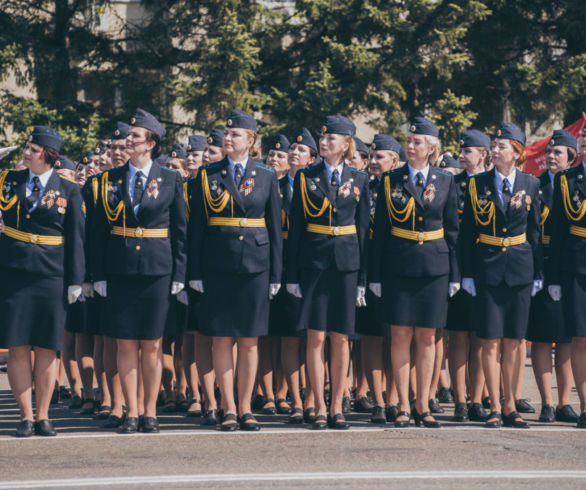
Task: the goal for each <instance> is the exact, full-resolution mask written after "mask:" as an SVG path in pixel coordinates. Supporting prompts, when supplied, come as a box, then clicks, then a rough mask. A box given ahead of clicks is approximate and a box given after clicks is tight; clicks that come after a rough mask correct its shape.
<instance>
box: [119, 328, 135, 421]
mask: <svg viewBox="0 0 586 490" xmlns="http://www.w3.org/2000/svg"><path fill="white" fill-rule="evenodd" d="M138 350H139V341H138V340H126V339H118V351H117V359H118V372H119V373H120V384H121V385H122V391H123V392H124V399H125V400H126V406H127V409H128V412H127V415H128V417H129V418H131V417H134V418H136V417H138V415H139V408H138V371H139V369H138V366H139V358H138Z"/></svg>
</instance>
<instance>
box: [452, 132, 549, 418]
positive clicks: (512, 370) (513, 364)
mask: <svg viewBox="0 0 586 490" xmlns="http://www.w3.org/2000/svg"><path fill="white" fill-rule="evenodd" d="M524 145H525V134H524V133H523V131H521V130H520V129H519V128H518V127H517V126H515V125H514V124H512V123H509V122H503V123H502V124H501V127H500V128H499V130H498V131H497V136H496V139H495V141H494V143H493V147H492V154H491V156H492V161H493V163H494V165H495V168H494V169H493V170H491V171H490V172H484V173H482V174H479V175H477V176H473V177H471V178H470V179H469V184H468V194H467V197H466V202H465V204H464V213H463V216H462V269H463V274H462V275H463V277H464V279H463V281H462V284H463V288H464V289H465V290H466V291H468V293H470V294H471V295H472V296H477V298H476V302H475V305H476V310H477V314H476V316H475V323H476V335H477V336H478V337H479V338H480V339H482V366H483V368H484V375H485V377H486V384H487V387H488V391H489V395H490V404H491V413H490V415H489V417H488V419H487V420H486V422H485V424H486V426H487V427H491V428H494V427H499V426H500V424H501V413H500V412H501V404H500V393H499V386H500V380H501V366H502V378H503V394H504V399H505V403H504V407H502V421H503V423H504V425H505V426H508V427H517V428H527V427H529V424H528V423H527V422H525V421H524V420H523V419H522V418H521V416H520V415H519V413H518V412H517V411H516V409H515V393H514V392H515V382H516V381H515V380H516V379H517V378H518V374H519V370H520V369H522V366H521V365H520V362H519V360H520V349H521V348H522V340H523V339H524V338H525V335H526V333H527V325H528V320H529V306H530V299H531V296H532V295H535V293H537V292H538V291H539V290H540V289H541V288H542V286H543V282H542V279H541V278H542V277H543V276H542V261H541V240H540V234H541V230H540V227H539V215H540V208H541V206H540V203H539V193H538V192H539V181H538V180H537V179H536V178H534V177H532V176H530V175H528V174H525V173H523V172H521V171H519V170H517V169H516V167H517V166H520V165H522V164H523V163H524V162H525V158H526V155H525V148H524ZM501 344H502V345H501Z"/></svg>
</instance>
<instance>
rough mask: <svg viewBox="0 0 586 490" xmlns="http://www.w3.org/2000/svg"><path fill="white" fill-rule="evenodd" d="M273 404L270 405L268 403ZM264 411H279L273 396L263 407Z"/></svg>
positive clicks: (274, 412) (273, 412) (267, 412)
mask: <svg viewBox="0 0 586 490" xmlns="http://www.w3.org/2000/svg"><path fill="white" fill-rule="evenodd" d="M269 404H271V406H270V407H267V405H269ZM262 413H264V414H265V415H275V414H276V413H277V408H276V407H275V400H274V399H273V398H267V399H266V400H265V402H264V404H263V407H262Z"/></svg>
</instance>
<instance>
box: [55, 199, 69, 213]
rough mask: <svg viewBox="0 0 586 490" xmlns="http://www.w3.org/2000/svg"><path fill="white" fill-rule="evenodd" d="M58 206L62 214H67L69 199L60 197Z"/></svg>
mask: <svg viewBox="0 0 586 490" xmlns="http://www.w3.org/2000/svg"><path fill="white" fill-rule="evenodd" d="M57 206H58V208H57V211H58V212H59V213H61V214H65V211H66V210H67V199H65V198H64V197H58V198H57Z"/></svg>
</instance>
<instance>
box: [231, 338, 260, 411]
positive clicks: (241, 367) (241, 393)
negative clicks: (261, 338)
mask: <svg viewBox="0 0 586 490" xmlns="http://www.w3.org/2000/svg"><path fill="white" fill-rule="evenodd" d="M236 343H237V345H238V363H237V372H238V411H239V413H240V415H244V414H246V413H251V412H252V408H251V407H250V399H251V398H252V390H253V389H254V380H255V379H256V370H257V368H258V337H240V338H238V339H237V340H236Z"/></svg>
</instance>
